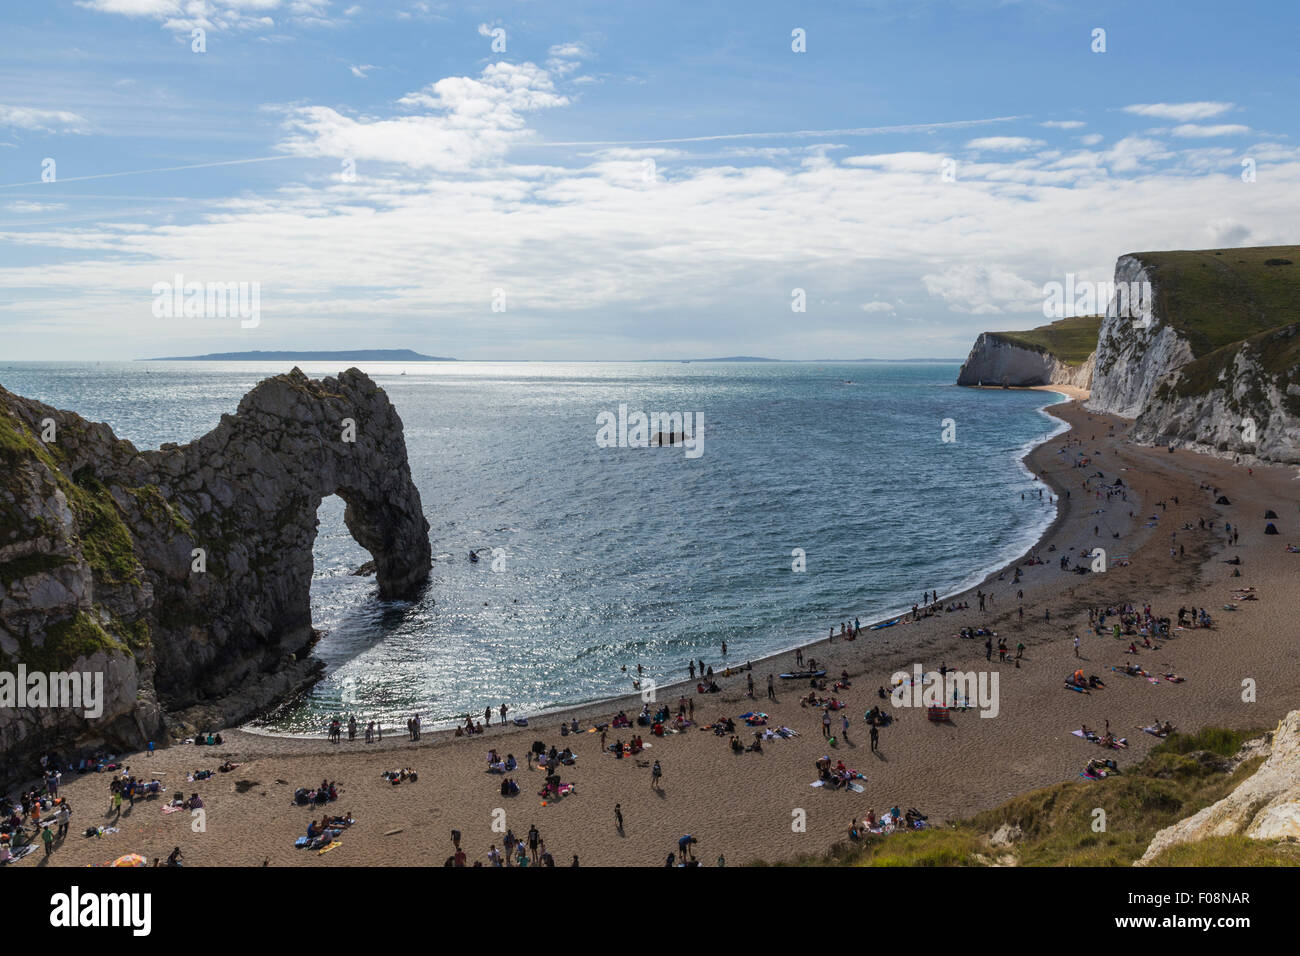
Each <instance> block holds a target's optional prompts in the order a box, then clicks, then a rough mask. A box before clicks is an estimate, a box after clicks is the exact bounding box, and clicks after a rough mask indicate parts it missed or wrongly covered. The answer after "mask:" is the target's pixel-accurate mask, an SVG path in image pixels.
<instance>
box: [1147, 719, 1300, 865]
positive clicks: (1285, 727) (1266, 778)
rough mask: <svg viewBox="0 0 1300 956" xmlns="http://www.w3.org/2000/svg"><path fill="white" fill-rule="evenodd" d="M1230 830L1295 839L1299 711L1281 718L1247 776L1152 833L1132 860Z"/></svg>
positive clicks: (1299, 813)
mask: <svg viewBox="0 0 1300 956" xmlns="http://www.w3.org/2000/svg"><path fill="white" fill-rule="evenodd" d="M1236 835H1244V836H1247V837H1251V838H1252V839H1256V840H1277V839H1287V838H1290V839H1296V838H1300V710H1295V711H1292V712H1291V713H1289V714H1287V715H1286V717H1284V718H1283V719H1282V722H1281V723H1280V724H1279V725H1278V728H1277V730H1276V731H1274V733H1273V741H1272V744H1271V747H1270V749H1269V753H1268V758H1267V759H1266V760H1265V761H1264V763H1263V765H1261V766H1260V768H1259V769H1258V770H1257V771H1255V773H1254V774H1252V775H1251V776H1250V778H1249V779H1247V780H1246V781H1245V782H1244V783H1242V784H1241V785H1240V786H1239V787H1237V789H1236V790H1234V791H1233V792H1232V793H1230V794H1229V795H1228V796H1226V797H1224V798H1223V799H1222V800H1220V801H1219V802H1218V803H1215V804H1212V805H1211V806H1208V807H1206V808H1205V809H1204V810H1201V811H1200V812H1198V813H1195V814H1193V815H1192V816H1190V817H1188V818H1187V819H1185V820H1180V821H1179V822H1178V823H1175V824H1174V825H1173V826H1171V827H1166V828H1165V829H1163V830H1161V831H1160V832H1159V833H1157V834H1156V835H1155V837H1154V839H1152V841H1151V845H1150V846H1149V847H1147V850H1146V853H1144V854H1143V855H1142V859H1140V860H1139V861H1138V862H1137V864H1136V865H1138V866H1145V865H1146V864H1148V863H1150V862H1151V861H1152V860H1154V859H1155V858H1156V857H1158V856H1159V855H1160V854H1161V853H1162V852H1163V851H1164V850H1166V849H1168V848H1169V847H1171V846H1175V845H1177V844H1180V843H1192V842H1195V841H1198V840H1203V839H1206V838H1208V837H1222V836H1236Z"/></svg>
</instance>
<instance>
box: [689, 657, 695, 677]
mask: <svg viewBox="0 0 1300 956" xmlns="http://www.w3.org/2000/svg"><path fill="white" fill-rule="evenodd" d="M689 663H690V667H691V680H695V661H690V662H689Z"/></svg>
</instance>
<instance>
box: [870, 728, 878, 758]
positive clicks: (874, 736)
mask: <svg viewBox="0 0 1300 956" xmlns="http://www.w3.org/2000/svg"><path fill="white" fill-rule="evenodd" d="M879 743H880V728H878V727H877V726H876V725H875V724H872V725H871V752H872V753H875V752H876V751H877V750H878V749H879V747H878V746H877V744H879Z"/></svg>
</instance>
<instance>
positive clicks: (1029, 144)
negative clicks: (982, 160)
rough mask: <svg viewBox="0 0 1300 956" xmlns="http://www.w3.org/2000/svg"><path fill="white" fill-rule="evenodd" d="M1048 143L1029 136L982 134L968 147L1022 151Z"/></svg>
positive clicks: (969, 143)
mask: <svg viewBox="0 0 1300 956" xmlns="http://www.w3.org/2000/svg"><path fill="white" fill-rule="evenodd" d="M1046 145H1047V144H1046V143H1044V142H1043V141H1042V140H1041V139H1030V138H1028V137H1027V136H982V137H980V138H978V139H972V140H971V141H970V142H968V143H967V144H966V148H967V149H975V150H980V151H988V152H1002V153H1021V152H1024V151H1025V150H1029V149H1036V148H1037V147H1039V146H1046Z"/></svg>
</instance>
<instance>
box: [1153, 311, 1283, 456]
mask: <svg viewBox="0 0 1300 956" xmlns="http://www.w3.org/2000/svg"><path fill="white" fill-rule="evenodd" d="M1297 335H1300V326H1296V325H1290V326H1286V327H1284V328H1282V329H1279V330H1275V331H1274V332H1271V333H1268V334H1267V335H1266V336H1264V337H1263V339H1262V340H1259V339H1252V340H1250V341H1248V342H1246V343H1244V344H1243V345H1242V346H1241V348H1240V349H1238V350H1237V351H1236V353H1235V354H1234V355H1232V357H1231V359H1230V360H1229V361H1227V362H1226V363H1225V364H1224V367H1223V368H1222V369H1221V370H1220V371H1219V373H1218V375H1217V378H1216V384H1215V387H1213V388H1211V389H1210V390H1208V391H1205V392H1200V393H1198V394H1190V395H1181V394H1179V386H1181V385H1182V384H1183V377H1184V372H1183V371H1181V370H1180V371H1176V372H1173V373H1171V374H1170V375H1169V376H1167V377H1166V379H1165V380H1164V381H1162V383H1161V385H1160V387H1159V388H1157V389H1156V392H1155V394H1154V395H1153V396H1152V397H1151V399H1150V401H1149V402H1148V403H1147V407H1146V408H1145V409H1144V410H1143V411H1142V413H1141V415H1139V416H1138V419H1137V422H1136V423H1135V425H1134V427H1133V432H1132V436H1133V440H1134V441H1138V442H1142V443H1144V444H1152V445H1162V444H1169V443H1173V442H1177V443H1178V444H1180V445H1183V446H1184V447H1188V448H1191V449H1193V450H1195V451H1199V452H1202V453H1205V454H1210V455H1217V456H1220V457H1234V456H1237V455H1240V456H1241V457H1242V458H1243V459H1247V460H1259V461H1265V462H1280V463H1283V464H1292V465H1300V385H1297V384H1296V383H1295V382H1294V378H1295V375H1294V372H1293V373H1292V376H1291V378H1292V381H1290V382H1288V381H1287V380H1286V378H1285V377H1283V376H1279V375H1274V374H1271V373H1270V372H1268V371H1267V370H1266V369H1265V368H1264V367H1263V366H1264V356H1265V353H1266V352H1267V351H1268V350H1269V349H1272V348H1281V347H1283V344H1284V343H1285V342H1286V340H1288V339H1293V338H1294V337H1295V336H1297Z"/></svg>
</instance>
